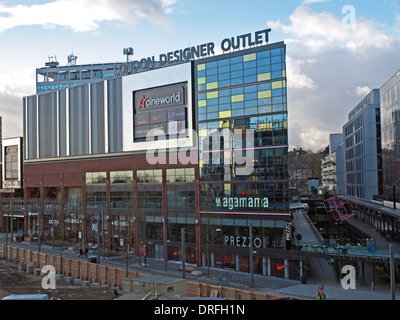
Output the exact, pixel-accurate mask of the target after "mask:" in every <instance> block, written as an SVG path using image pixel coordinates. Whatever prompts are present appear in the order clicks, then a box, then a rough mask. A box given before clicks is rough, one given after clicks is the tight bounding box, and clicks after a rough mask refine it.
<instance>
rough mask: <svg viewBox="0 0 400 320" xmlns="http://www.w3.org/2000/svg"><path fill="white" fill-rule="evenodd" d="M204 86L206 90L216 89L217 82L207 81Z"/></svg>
mask: <svg viewBox="0 0 400 320" xmlns="http://www.w3.org/2000/svg"><path fill="white" fill-rule="evenodd" d="M206 88H207V90H212V89H218V82H217V81H215V82H211V83H207V85H206Z"/></svg>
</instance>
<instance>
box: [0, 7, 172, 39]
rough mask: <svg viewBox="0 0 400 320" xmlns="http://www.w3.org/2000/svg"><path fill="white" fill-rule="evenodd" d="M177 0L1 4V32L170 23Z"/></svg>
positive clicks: (91, 29)
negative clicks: (145, 21) (109, 23)
mask: <svg viewBox="0 0 400 320" xmlns="http://www.w3.org/2000/svg"><path fill="white" fill-rule="evenodd" d="M175 3H176V0H151V1H149V0H56V1H52V2H49V3H45V4H35V5H31V6H26V5H17V6H6V5H1V4H0V32H3V31H5V30H8V29H12V28H15V27H19V26H32V25H41V26H43V27H44V28H55V26H60V27H66V28H70V29H72V30H73V31H74V32H86V31H93V30H96V29H98V28H99V27H100V26H99V23H101V22H107V21H123V22H125V23H137V22H138V21H139V20H140V19H142V18H147V19H149V20H150V21H151V22H153V23H156V24H160V23H164V22H166V15H167V14H168V13H171V10H172V8H171V6H172V5H174V4H175Z"/></svg>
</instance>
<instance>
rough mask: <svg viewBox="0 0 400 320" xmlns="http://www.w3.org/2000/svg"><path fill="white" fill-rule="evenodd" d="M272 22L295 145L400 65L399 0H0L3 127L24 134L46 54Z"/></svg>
mask: <svg viewBox="0 0 400 320" xmlns="http://www.w3.org/2000/svg"><path fill="white" fill-rule="evenodd" d="M266 27H269V28H271V29H272V31H271V33H270V42H278V41H282V40H283V41H285V43H286V44H287V77H288V109H289V144H290V148H293V147H297V146H302V147H303V148H309V149H313V150H318V149H321V148H324V147H325V146H326V145H327V144H328V139H329V134H330V133H338V132H341V131H342V126H343V124H344V123H345V122H346V119H347V114H348V113H349V111H350V110H351V109H352V108H353V107H354V106H355V105H356V104H357V103H358V102H360V101H361V100H362V98H363V97H364V96H365V95H366V94H368V93H369V91H370V90H371V89H373V88H380V87H381V86H382V85H383V84H384V83H385V82H386V81H387V80H388V79H389V78H390V77H391V76H392V75H393V74H394V73H395V72H396V71H397V70H399V69H400V3H399V1H398V0H383V1H376V0H357V1H350V0H344V1H342V0H301V1H295V0H283V1H274V0H246V1H238V0H218V1H215V0H202V1H193V0H79V1H78V0H30V1H19V0H12V1H9V0H6V1H4V0H3V1H1V0H0V43H1V47H0V115H1V116H2V117H3V137H4V138H8V137H14V136H21V135H22V97H23V96H25V95H31V94H34V93H35V69H36V68H39V67H43V66H44V64H45V62H47V61H48V57H49V56H56V57H57V61H58V62H59V63H60V65H66V64H67V56H68V55H69V54H70V53H71V52H73V53H74V54H75V55H76V56H78V60H77V63H78V64H90V63H103V62H119V61H124V60H126V58H125V56H123V53H122V51H123V48H126V47H133V48H134V50H135V58H137V59H140V58H143V57H147V56H153V55H154V56H157V55H158V54H160V53H165V52H168V51H172V50H175V49H179V48H185V47H186V46H188V45H197V44H202V43H206V42H215V43H216V44H217V43H220V41H221V40H222V39H224V38H226V37H230V36H236V35H241V34H244V33H250V32H255V31H258V30H262V29H265V28H266Z"/></svg>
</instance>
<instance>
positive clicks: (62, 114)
mask: <svg viewBox="0 0 400 320" xmlns="http://www.w3.org/2000/svg"><path fill="white" fill-rule="evenodd" d="M66 99H67V93H66V91H65V90H61V91H60V92H59V95H58V127H59V130H58V132H59V148H60V150H59V151H60V157H65V156H66V155H67V101H66Z"/></svg>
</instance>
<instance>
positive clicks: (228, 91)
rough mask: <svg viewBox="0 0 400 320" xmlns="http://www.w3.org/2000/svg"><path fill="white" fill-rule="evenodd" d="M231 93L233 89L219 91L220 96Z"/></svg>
mask: <svg viewBox="0 0 400 320" xmlns="http://www.w3.org/2000/svg"><path fill="white" fill-rule="evenodd" d="M230 95H231V89H226V90H221V91H220V92H219V96H220V97H226V96H230Z"/></svg>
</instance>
